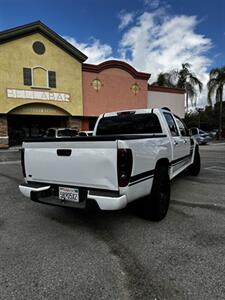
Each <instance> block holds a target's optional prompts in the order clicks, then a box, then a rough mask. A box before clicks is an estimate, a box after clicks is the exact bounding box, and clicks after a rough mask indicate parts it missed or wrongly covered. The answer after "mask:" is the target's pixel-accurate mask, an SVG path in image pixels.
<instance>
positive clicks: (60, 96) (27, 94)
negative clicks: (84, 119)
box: [6, 89, 70, 102]
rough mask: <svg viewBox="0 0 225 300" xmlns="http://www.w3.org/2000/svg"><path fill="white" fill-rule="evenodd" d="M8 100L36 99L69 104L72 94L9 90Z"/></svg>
mask: <svg viewBox="0 0 225 300" xmlns="http://www.w3.org/2000/svg"><path fill="white" fill-rule="evenodd" d="M6 92H7V97H8V98H19V99H34V100H44V101H60V102H69V101H70V94H65V93H52V92H47V91H31V90H17V89H7V90H6Z"/></svg>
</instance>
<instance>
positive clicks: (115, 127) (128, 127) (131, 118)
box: [97, 114, 162, 135]
mask: <svg viewBox="0 0 225 300" xmlns="http://www.w3.org/2000/svg"><path fill="white" fill-rule="evenodd" d="M148 133H162V128H161V125H160V122H159V119H158V117H157V116H156V115H155V114H119V115H117V116H111V117H105V118H102V119H101V120H100V121H99V124H98V129H97V135H113V134H115V135H117V134H148Z"/></svg>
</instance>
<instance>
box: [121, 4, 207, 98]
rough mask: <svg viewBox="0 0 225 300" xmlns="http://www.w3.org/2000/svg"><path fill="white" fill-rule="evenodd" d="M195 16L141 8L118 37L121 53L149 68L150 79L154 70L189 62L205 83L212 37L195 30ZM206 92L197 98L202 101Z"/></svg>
mask: <svg viewBox="0 0 225 300" xmlns="http://www.w3.org/2000/svg"><path fill="white" fill-rule="evenodd" d="M197 25H198V20H197V18H196V16H186V15H179V16H168V15H167V14H166V12H165V10H164V9H157V10H156V11H154V12H144V13H143V14H142V15H141V16H139V17H138V18H137V20H136V23H135V25H134V26H132V27H131V28H129V30H127V31H126V32H125V33H124V34H123V36H122V39H121V41H120V53H122V54H123V57H124V58H125V59H126V58H127V57H129V58H128V59H127V62H128V63H130V64H131V65H133V66H134V67H135V68H137V69H138V70H142V71H146V72H150V73H151V74H152V77H151V81H154V80H155V79H156V77H157V74H159V73H160V72H166V71H169V70H171V69H179V68H180V67H181V64H182V63H184V62H189V63H190V64H191V65H192V70H193V71H194V72H195V73H196V75H197V76H198V77H199V78H200V80H202V82H203V84H206V82H207V79H208V71H207V70H208V67H209V65H210V64H211V60H210V59H209V58H208V57H207V51H208V50H209V49H210V48H211V47H212V43H211V40H210V39H208V38H206V37H205V36H203V35H201V34H197V33H196V32H195V29H196V26H197ZM203 96H204V97H205V93H203V94H202V96H201V98H200V100H199V101H200V102H201V104H202V103H203V102H205V100H206V98H205V99H203Z"/></svg>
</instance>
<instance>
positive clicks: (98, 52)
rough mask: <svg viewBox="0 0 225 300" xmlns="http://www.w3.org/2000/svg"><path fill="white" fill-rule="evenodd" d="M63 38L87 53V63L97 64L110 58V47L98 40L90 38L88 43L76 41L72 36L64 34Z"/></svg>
mask: <svg viewBox="0 0 225 300" xmlns="http://www.w3.org/2000/svg"><path fill="white" fill-rule="evenodd" d="M63 38H64V39H66V40H67V41H68V42H69V43H70V44H72V45H73V46H75V47H76V48H77V49H79V50H80V51H81V52H83V53H84V54H85V55H87V57H88V59H87V60H86V62H87V63H90V64H99V63H101V62H103V61H105V60H107V59H112V57H111V55H112V47H111V46H110V45H107V44H102V43H101V42H100V41H99V40H96V39H94V38H91V39H90V43H89V44H88V43H78V42H77V41H76V40H75V39H74V38H73V37H69V36H64V37H63Z"/></svg>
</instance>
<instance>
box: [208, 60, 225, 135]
mask: <svg viewBox="0 0 225 300" xmlns="http://www.w3.org/2000/svg"><path fill="white" fill-rule="evenodd" d="M224 85H225V66H223V67H221V68H215V69H212V70H211V71H210V73H209V81H208V83H207V87H208V103H209V105H211V106H212V97H213V96H216V97H215V98H216V102H219V103H220V106H219V107H220V108H219V135H218V138H219V139H220V138H221V131H222V108H223V87H224Z"/></svg>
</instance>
